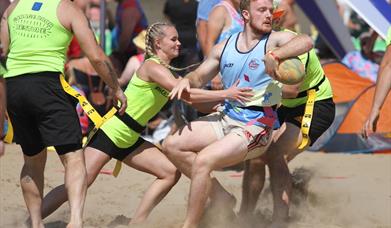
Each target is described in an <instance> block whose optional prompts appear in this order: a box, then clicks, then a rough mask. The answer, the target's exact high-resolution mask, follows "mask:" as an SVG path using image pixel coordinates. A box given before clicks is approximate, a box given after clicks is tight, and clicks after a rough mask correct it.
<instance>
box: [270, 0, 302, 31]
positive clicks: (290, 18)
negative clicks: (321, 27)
mask: <svg viewBox="0 0 391 228" xmlns="http://www.w3.org/2000/svg"><path fill="white" fill-rule="evenodd" d="M275 2H277V1H275ZM294 4H295V0H281V1H280V2H279V3H278V10H280V11H281V10H283V12H284V14H283V15H282V16H281V17H282V18H281V21H282V25H281V26H282V27H283V28H285V29H289V30H291V31H296V28H295V27H296V24H297V16H296V13H295V11H294V8H293V6H294ZM281 12H282V11H281Z"/></svg>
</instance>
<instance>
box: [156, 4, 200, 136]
mask: <svg viewBox="0 0 391 228" xmlns="http://www.w3.org/2000/svg"><path fill="white" fill-rule="evenodd" d="M197 8H198V2H197V1H196V0H167V1H166V3H165V5H164V9H163V13H164V15H165V16H166V17H167V19H168V20H169V21H170V22H171V23H172V24H173V25H174V26H175V28H176V29H177V31H178V33H179V37H180V39H181V49H180V52H179V56H178V57H177V58H175V59H174V60H173V61H172V66H174V67H177V68H185V67H187V66H190V65H192V64H196V63H198V62H200V60H201V59H200V55H199V50H198V47H197V37H196V31H197V30H196V19H197ZM176 73H177V74H178V75H185V74H186V73H188V72H187V71H178V72H176ZM172 108H173V109H172V112H173V114H174V120H175V126H172V129H173V130H175V129H176V126H179V127H180V126H182V125H184V124H185V123H186V122H187V121H191V120H194V119H195V118H197V112H196V111H195V110H194V109H193V108H192V107H191V106H189V105H188V104H186V103H184V102H183V101H179V100H178V101H174V103H173V105H172Z"/></svg>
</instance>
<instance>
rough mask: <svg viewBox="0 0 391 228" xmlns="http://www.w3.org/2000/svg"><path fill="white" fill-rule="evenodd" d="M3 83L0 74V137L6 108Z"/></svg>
mask: <svg viewBox="0 0 391 228" xmlns="http://www.w3.org/2000/svg"><path fill="white" fill-rule="evenodd" d="M5 94H6V92H5V83H4V79H3V77H2V76H0V137H1V136H3V125H4V116H5V109H6V99H5V97H6V96H5Z"/></svg>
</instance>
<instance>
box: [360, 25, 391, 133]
mask: <svg viewBox="0 0 391 228" xmlns="http://www.w3.org/2000/svg"><path fill="white" fill-rule="evenodd" d="M386 44H387V50H386V53H385V55H384V57H383V60H382V62H381V64H380V70H379V74H378V75H379V76H378V78H377V82H376V90H375V96H374V97H373V103H372V108H371V111H370V112H369V116H368V119H367V121H365V123H364V125H363V127H362V135H363V137H364V138H368V136H369V134H371V133H373V132H376V124H377V121H378V119H379V114H380V109H381V107H382V106H383V104H384V101H385V100H386V98H387V94H388V93H389V92H390V89H391V27H390V28H389V29H388V35H387V39H386Z"/></svg>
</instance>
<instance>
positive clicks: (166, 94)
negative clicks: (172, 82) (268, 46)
mask: <svg viewBox="0 0 391 228" xmlns="http://www.w3.org/2000/svg"><path fill="white" fill-rule="evenodd" d="M155 89H156V90H157V91H158V92H159V93H160V94H161V95H163V96H164V97H168V94H169V92H167V90H165V89H163V88H161V87H159V86H156V87H155Z"/></svg>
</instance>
